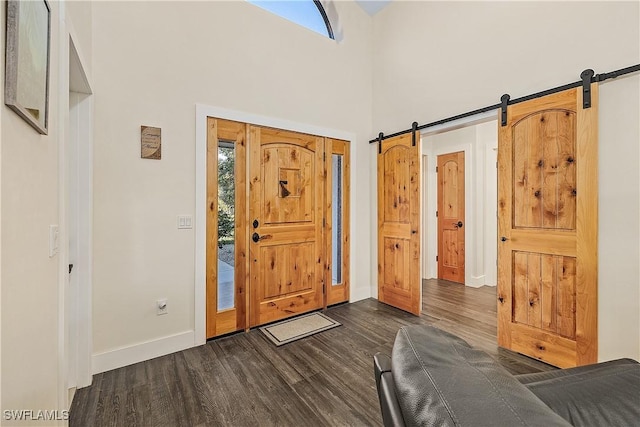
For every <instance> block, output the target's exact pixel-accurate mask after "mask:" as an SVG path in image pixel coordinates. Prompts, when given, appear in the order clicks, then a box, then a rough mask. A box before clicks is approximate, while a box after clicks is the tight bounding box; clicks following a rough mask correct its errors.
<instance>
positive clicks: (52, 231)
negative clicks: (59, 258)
mask: <svg viewBox="0 0 640 427" xmlns="http://www.w3.org/2000/svg"><path fill="white" fill-rule="evenodd" d="M59 236H60V232H59V229H58V225H57V224H56V225H50V226H49V258H52V257H54V256H56V255H57V254H58V251H59V249H58V248H59V243H58V241H59V240H60V239H59Z"/></svg>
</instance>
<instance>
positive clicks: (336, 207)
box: [331, 154, 344, 285]
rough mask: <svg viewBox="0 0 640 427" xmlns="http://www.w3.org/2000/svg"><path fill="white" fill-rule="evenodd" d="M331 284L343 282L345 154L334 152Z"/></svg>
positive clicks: (332, 162) (332, 166)
mask: <svg viewBox="0 0 640 427" xmlns="http://www.w3.org/2000/svg"><path fill="white" fill-rule="evenodd" d="M331 169H332V170H331V173H332V177H333V180H332V188H331V206H332V209H331V217H332V218H331V223H332V228H331V251H332V253H331V285H340V284H342V233H343V229H342V228H343V227H342V222H343V221H342V218H343V212H342V209H343V197H342V192H343V191H342V190H343V184H344V183H343V176H344V167H343V156H342V155H341V154H333V155H332V156H331Z"/></svg>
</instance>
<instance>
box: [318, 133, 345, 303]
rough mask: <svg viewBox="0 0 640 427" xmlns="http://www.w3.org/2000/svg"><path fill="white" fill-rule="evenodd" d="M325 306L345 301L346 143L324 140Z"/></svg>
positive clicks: (336, 140)
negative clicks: (325, 178)
mask: <svg viewBox="0 0 640 427" xmlns="http://www.w3.org/2000/svg"><path fill="white" fill-rule="evenodd" d="M325 152H326V153H327V155H326V161H325V168H326V177H327V180H326V191H325V199H326V201H327V202H326V214H325V217H326V227H325V241H326V251H325V254H326V257H325V258H326V261H327V265H326V272H325V279H324V282H325V283H326V284H327V285H326V289H327V292H326V294H327V295H326V305H332V304H338V303H341V302H345V301H348V300H349V197H350V185H349V177H350V168H349V143H348V142H347V141H341V140H338V139H331V138H326V139H325Z"/></svg>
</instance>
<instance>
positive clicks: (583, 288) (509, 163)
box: [498, 85, 598, 368]
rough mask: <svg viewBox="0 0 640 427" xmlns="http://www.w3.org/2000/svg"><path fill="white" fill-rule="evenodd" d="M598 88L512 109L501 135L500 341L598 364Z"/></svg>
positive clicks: (565, 363)
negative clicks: (587, 104) (587, 96)
mask: <svg viewBox="0 0 640 427" xmlns="http://www.w3.org/2000/svg"><path fill="white" fill-rule="evenodd" d="M597 89H598V88H597V86H596V85H592V88H591V96H592V104H591V105H592V106H591V108H588V109H584V108H583V107H582V90H581V88H580V89H570V90H567V91H563V92H559V93H556V94H553V95H548V96H545V97H542V98H538V99H535V100H532V101H528V102H523V103H519V104H515V105H511V106H509V107H508V123H507V126H501V127H500V128H499V141H498V165H499V167H498V217H499V218H498V233H499V242H498V301H499V302H498V344H499V345H500V346H502V347H506V348H510V349H512V350H514V351H518V352H520V353H523V354H526V355H528V356H531V357H535V358H537V359H540V360H543V361H545V362H547V363H550V364H552V365H556V366H559V367H563V368H564V367H571V366H577V365H585V364H589V363H595V362H597V356H598V341H597V311H598V308H597V290H598V288H597V226H598V215H597V214H598V204H597V202H598V196H597V184H598V181H597V164H598V157H597V114H598V110H597V99H598V91H597Z"/></svg>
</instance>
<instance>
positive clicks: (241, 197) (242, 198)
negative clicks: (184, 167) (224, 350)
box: [206, 117, 248, 338]
mask: <svg viewBox="0 0 640 427" xmlns="http://www.w3.org/2000/svg"><path fill="white" fill-rule="evenodd" d="M246 140H247V125H246V124H244V123H238V122H233V121H230V120H221V119H216V118H213V117H208V118H207V226H206V227H207V231H206V242H207V246H206V257H207V260H206V295H207V296H206V298H207V301H206V334H207V338H212V337H215V336H218V335H223V334H227V333H230V332H234V331H237V330H240V329H244V328H245V326H246V302H247V300H246V295H247V286H246V284H247V282H248V280H247V279H248V275H247V274H248V273H247V272H248V267H247V262H248V259H247V231H246V212H247V210H246V206H247V196H246V182H247V180H246V170H247V169H246V152H247V150H246ZM220 141H225V142H228V143H229V142H231V143H233V147H234V151H235V162H234V183H235V195H234V198H235V218H234V233H235V244H234V266H233V294H234V304H233V307H231V308H227V309H224V310H218V298H219V292H220V289H219V283H218V282H219V280H218V279H219V271H218V265H219V261H218V148H219V145H220Z"/></svg>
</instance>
